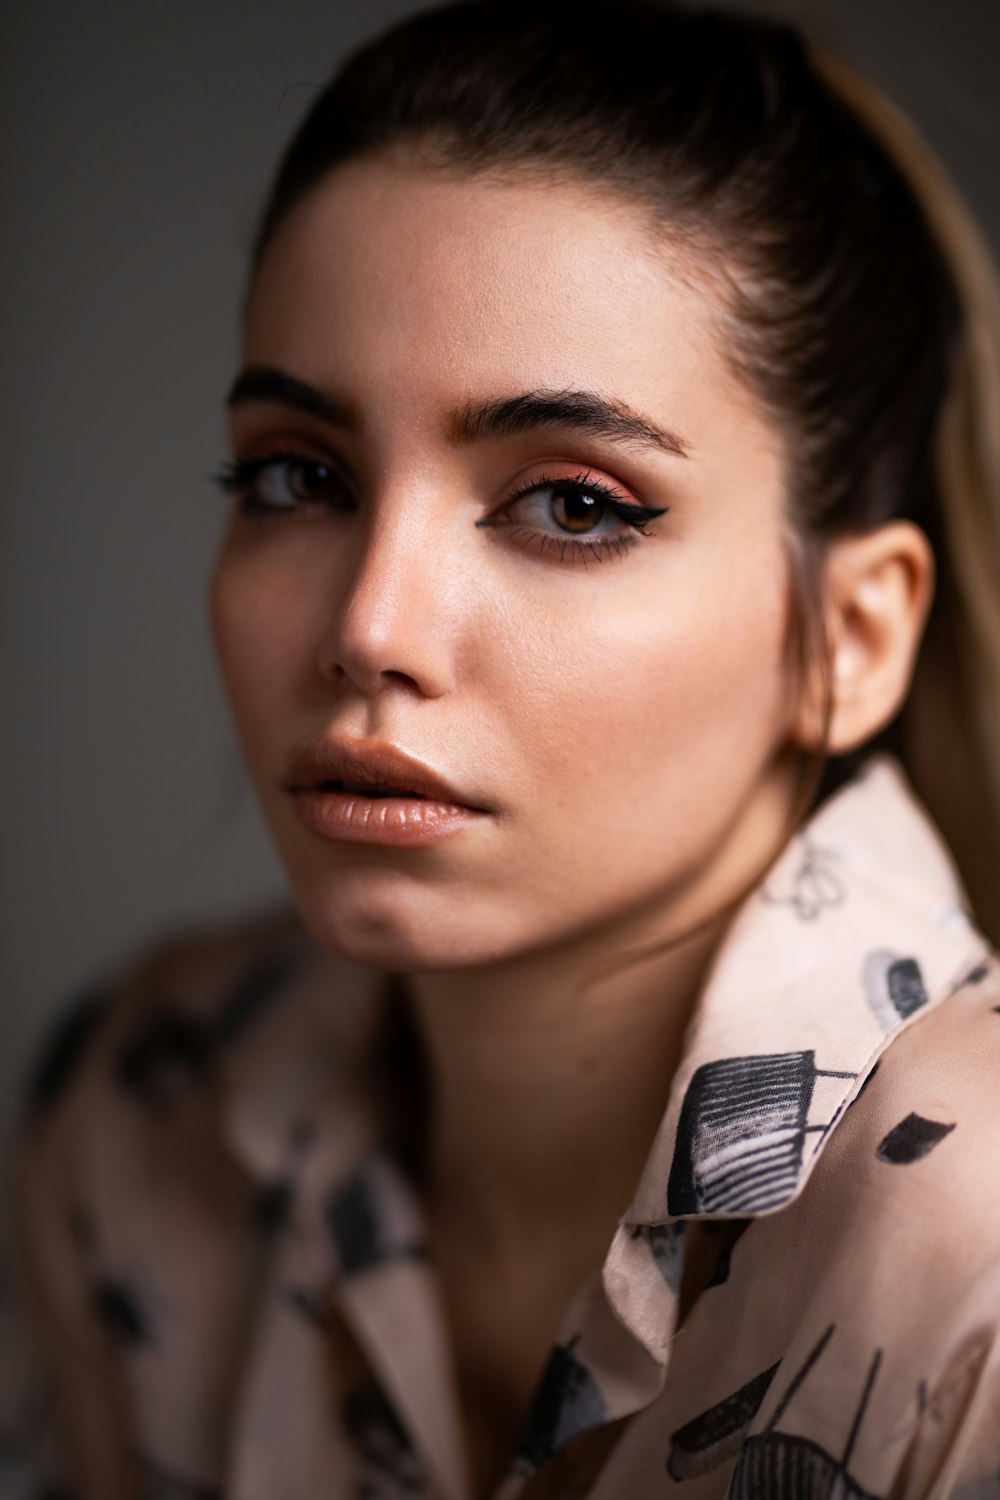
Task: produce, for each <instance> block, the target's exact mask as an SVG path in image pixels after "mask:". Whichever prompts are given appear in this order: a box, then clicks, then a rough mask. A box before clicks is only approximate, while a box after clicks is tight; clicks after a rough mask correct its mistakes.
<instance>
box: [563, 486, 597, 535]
mask: <svg viewBox="0 0 1000 1500" xmlns="http://www.w3.org/2000/svg"><path fill="white" fill-rule="evenodd" d="M603 511H604V501H603V500H598V499H597V498H596V496H594V495H588V494H586V493H585V492H584V491H583V490H558V491H557V492H556V494H555V496H554V498H553V504H552V514H553V515H554V516H555V519H556V520H557V521H558V523H559V525H560V526H564V527H565V528H566V530H567V531H590V530H592V528H593V527H594V526H596V524H597V522H598V521H599V520H600V519H601V515H602V513H603Z"/></svg>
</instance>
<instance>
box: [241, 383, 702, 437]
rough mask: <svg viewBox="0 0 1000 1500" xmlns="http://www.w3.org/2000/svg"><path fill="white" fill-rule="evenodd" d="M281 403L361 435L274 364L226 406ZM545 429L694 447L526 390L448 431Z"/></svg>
mask: <svg viewBox="0 0 1000 1500" xmlns="http://www.w3.org/2000/svg"><path fill="white" fill-rule="evenodd" d="M256 401H265V402H277V403H278V404H280V405H282V406H292V407H295V408H296V410H298V411H302V412H305V413H306V414H307V415H308V416H312V417H318V418H319V419H320V421H321V422H326V423H328V424H329V425H330V426H331V427H338V428H340V429H341V430H342V431H347V432H357V431H359V430H360V428H361V419H360V417H359V416H358V413H357V411H356V410H355V408H354V407H353V406H352V404H351V403H350V402H349V401H345V400H343V399H342V398H340V397H338V396H335V395H332V394H331V393H328V392H326V391H322V390H320V389H319V388H318V387H317V386H314V385H310V384H308V383H307V382H306V381H304V380H299V379H297V378H296V377H295V376H294V375H289V374H288V373H287V372H286V371H284V370H279V369H276V368H275V367H274V366H271V365H253V366H251V367H250V368H248V369H246V370H244V371H243V372H242V373H241V374H240V375H238V376H237V377H236V379H235V380H234V382H233V384H232V387H231V388H230V391H229V394H228V396H227V397H226V405H227V406H228V407H230V408H232V407H237V406H246V405H249V404H250V403H252V402H256ZM544 427H569V428H572V429H573V430H574V431H577V432H583V433H587V434H589V435H590V436H591V437H600V438H605V439H610V441H612V442H618V443H632V444H639V445H641V446H643V447H653V448H659V449H660V450H661V451H662V452H664V453H671V454H673V455H674V456H675V457H677V458H687V457H688V456H689V453H690V444H689V443H687V442H685V441H684V440H683V439H682V438H680V437H678V435H677V434H676V433H675V432H671V431H670V429H669V428H666V427H662V426H659V425H658V424H657V423H655V422H652V421H650V419H649V418H648V417H644V416H642V415H640V413H638V412H636V411H633V410H632V408H631V407H629V406H626V405H625V403H624V402H622V401H616V400H614V399H613V398H612V397H609V396H602V395H599V394H598V393H597V392H596V391H578V390H561V391H547V390H538V391H521V392H519V393H518V394H517V395H516V396H500V397H496V398H493V399H491V400H488V401H468V402H466V403H465V404H464V405H463V406H461V407H459V408H458V410H457V411H455V412H452V413H451V415H450V416H449V418H448V419H447V421H446V423H445V430H446V433H447V435H448V437H449V439H450V440H451V441H452V442H453V443H457V444H466V443H477V442H496V441H498V440H501V439H503V438H508V437H516V436H518V435H520V434H521V433H526V432H533V431H536V430H538V429H539V428H544Z"/></svg>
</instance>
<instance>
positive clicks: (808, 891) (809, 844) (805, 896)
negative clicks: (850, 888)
mask: <svg viewBox="0 0 1000 1500" xmlns="http://www.w3.org/2000/svg"><path fill="white" fill-rule="evenodd" d="M801 847H802V862H801V864H800V865H799V868H798V869H797V870H796V872H795V875H794V876H793V879H792V891H791V894H790V895H788V896H778V895H775V894H774V893H773V892H772V891H770V890H769V889H768V887H767V885H766V884H765V885H764V886H763V887H762V889H761V898H762V899H763V900H764V901H766V902H767V903H768V904H769V905H771V906H790V907H791V909H792V911H794V913H795V915H796V916H797V917H798V918H799V920H800V921H802V922H814V921H815V920H816V918H817V917H819V916H820V914H821V913H822V912H824V911H825V910H827V908H829V907H832V906H840V905H841V903H842V902H843V901H844V899H845V897H846V895H847V887H846V886H845V885H844V882H843V879H842V878H841V876H840V875H839V874H838V873H837V871H836V870H835V869H834V863H835V861H836V859H837V853H836V851H835V850H833V849H824V848H822V846H821V845H819V844H815V843H813V841H812V839H811V837H810V835H809V834H808V833H804V834H802V836H801Z"/></svg>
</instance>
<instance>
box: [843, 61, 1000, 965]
mask: <svg viewBox="0 0 1000 1500" xmlns="http://www.w3.org/2000/svg"><path fill="white" fill-rule="evenodd" d="M817 66H818V68H819V70H820V72H821V73H822V74H823V76H824V77H825V79H826V81H827V83H828V84H829V86H830V87H831V88H832V89H833V90H834V92H835V93H837V94H838V95H839V96H840V98H841V99H843V100H844V102H845V103H846V104H847V105H848V106H849V107H850V108H852V109H853V110H854V111H855V113H856V114H857V115H858V116H859V117H861V118H862V119H863V120H864V122H865V123H866V124H867V126H868V128H869V129H870V130H871V131H872V133H873V134H874V135H875V136H876V137H877V138H878V139H879V140H880V142H881V144H882V145H883V147H884V149H885V150H887V151H888V153H889V154H890V155H891V157H892V158H893V159H894V160H895V162H896V163H897V165H898V167H899V168H900V170H901V171H902V172H903V174H904V175H905V177H906V178H907V180H908V181H909V183H910V186H911V189H912V191H913V192H914V194H915V195H916V197H917V199H918V201H919V202H920V204H921V206H922V208H923V210H924V213H925V214H926V217H927V219H928V222H929V223H930V226H931V228H932V230H933V232H934V234H935V236H936V238H937V241H938V244H939V247H940V249H941V251H942V253H943V254H944V257H945V260H946V262H947V264H948V267H949V269H950V272H951V275H952V278H953V281H954V286H955V293H956V296H957V298H958V301H959V305H960V308H961V314H962V332H961V337H960V340H959V346H958V349H957V351H956V355H955V358H954V361H953V365H952V370H951V376H950V383H949V388H948V390H947V392H946V395H945V399H944V402H943V405H942V409H941V414H940V417H939V420H938V426H937V432H936V435H935V465H936V473H937V494H938V505H939V509H940V515H939V518H938V527H937V530H938V536H937V538H936V542H937V553H938V556H937V571H938V577H937V587H936V594H935V602H934V605H933V608H932V610H931V614H930V617H929V620H928V623H927V629H926V632H925V637H924V642H923V645H922V647H921V651H920V654H919V656H918V659H917V665H916V670H915V674H914V680H913V684H912V686H911V689H910V694H909V697H908V700H907V703H906V706H905V708H904V710H903V714H902V721H901V725H900V746H901V758H902V760H903V763H904V765H905V767H906V770H907V774H908V775H909V777H910V780H911V781H912V783H913V786H914V789H915V791H916V792H917V794H918V796H919V797H920V798H921V799H922V800H923V801H924V802H925V804H926V806H927V808H928V810H929V811H930V813H931V815H932V816H933V817H934V818H935V820H936V821H937V823H938V824H939V826H940V828H941V830H942V832H943V834H944V836H945V839H946V840H947V842H948V843H949V844H950V846H951V849H952V851H953V853H954V855H955V858H956V861H957V863H958V866H959V869H960V871H961V873H962V876H963V879H964V881H965V884H966V887H967V889H968V892H969V895H970V899H971V902H972V906H973V908H974V910H975V913H976V916H977V918H978V921H979V923H980V925H981V926H982V928H983V930H984V931H985V932H986V933H987V935H988V936H989V937H990V938H991V939H992V941H993V942H994V943H1000V277H998V275H997V270H996V267H995V265H994V263H993V260H992V257H991V254H990V251H989V248H988V247H987V245H986V242H985V240H984V238H983V235H982V233H981V231H980V230H979V228H978V226H977V225H976V223H975V222H974V220H973V218H972V216H971V214H970V213H969V210H968V209H967V208H966V206H965V204H964V202H963V201H962V199H961V197H960V196H959V194H958V192H957V190H956V188H955V186H954V184H953V183H952V181H951V179H950V178H949V176H948V174H947V172H946V171H945V169H944V168H943V166H942V165H941V163H940V162H939V161H938V160H937V158H936V157H935V156H934V154H933V153H932V152H931V150H930V149H929V147H928V146H927V145H926V143H925V142H924V141H923V140H922V139H921V137H920V135H919V134H918V132H917V131H916V129H915V128H914V126H913V125H912V124H911V123H910V122H909V121H908V120H907V119H906V117H905V115H903V114H902V112H901V111H900V110H899V109H897V108H896V106H895V105H893V104H892V103H891V102H890V101H889V100H888V99H886V98H885V97H884V95H882V94H881V93H880V92H879V91H878V90H877V89H876V88H875V87H874V86H873V85H872V84H871V83H869V82H868V81H866V80H864V79H863V78H861V77H860V76H859V75H858V74H856V73H855V72H854V71H853V70H851V69H849V68H847V67H846V66H845V65H844V64H843V63H842V62H840V61H839V60H838V61H834V60H833V59H830V58H828V57H821V58H818V59H817ZM919 311H920V310H919V309H914V315H915V316H919Z"/></svg>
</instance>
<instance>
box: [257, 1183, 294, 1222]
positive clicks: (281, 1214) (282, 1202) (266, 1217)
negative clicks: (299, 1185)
mask: <svg viewBox="0 0 1000 1500" xmlns="http://www.w3.org/2000/svg"><path fill="white" fill-rule="evenodd" d="M294 1196H295V1184H294V1183H293V1182H292V1181H291V1179H290V1178H288V1177H278V1178H276V1179H275V1181H274V1182H265V1183H263V1184H262V1185H261V1187H260V1188H259V1189H258V1190H257V1192H256V1194H255V1195H254V1198H253V1203H252V1208H251V1213H252V1216H253V1222H254V1225H255V1226H256V1228H257V1229H258V1230H259V1231H260V1232H261V1233H262V1234H272V1233H273V1232H274V1231H275V1230H277V1229H280V1228H281V1226H282V1224H284V1223H285V1221H286V1219H287V1218H288V1213H289V1210H290V1209H291V1206H292V1200H293V1198H294Z"/></svg>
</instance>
